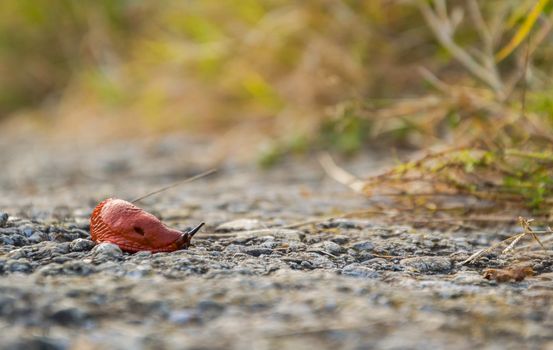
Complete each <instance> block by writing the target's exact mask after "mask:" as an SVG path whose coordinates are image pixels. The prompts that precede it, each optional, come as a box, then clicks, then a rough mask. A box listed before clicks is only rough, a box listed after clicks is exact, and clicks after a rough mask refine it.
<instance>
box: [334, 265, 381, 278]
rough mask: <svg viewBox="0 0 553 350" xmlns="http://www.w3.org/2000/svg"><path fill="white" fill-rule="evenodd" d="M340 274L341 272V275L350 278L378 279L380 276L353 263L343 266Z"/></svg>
mask: <svg viewBox="0 0 553 350" xmlns="http://www.w3.org/2000/svg"><path fill="white" fill-rule="evenodd" d="M341 272H342V275H346V276H352V277H362V278H378V277H379V276H380V274H379V273H378V271H376V270H373V269H371V268H369V267H366V266H363V265H361V264H358V263H353V264H349V265H347V266H345V267H344V268H343V269H342V271H341Z"/></svg>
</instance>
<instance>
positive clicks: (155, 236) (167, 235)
mask: <svg viewBox="0 0 553 350" xmlns="http://www.w3.org/2000/svg"><path fill="white" fill-rule="evenodd" d="M202 226H203V223H201V224H200V225H198V226H196V227H195V228H193V229H191V230H189V231H186V232H184V233H183V232H180V231H178V230H175V229H172V228H169V227H167V226H165V225H164V224H163V223H162V222H161V221H160V220H159V219H158V218H156V217H155V216H154V215H152V214H150V213H148V212H146V211H145V210H143V209H140V208H139V207H137V206H135V205H134V204H132V203H129V202H127V201H124V200H122V199H113V198H109V199H106V200H104V201H102V202H101V203H100V204H98V205H97V206H96V208H95V209H94V211H93V212H92V216H91V218H90V235H91V237H92V240H93V241H95V242H97V243H100V242H110V243H114V244H117V245H118V246H119V247H120V248H121V249H122V250H125V251H128V252H138V251H151V252H172V251H175V250H178V249H186V248H188V247H189V246H190V240H191V238H192V236H194V234H195V233H196V232H198V230H199V229H200V228H201V227H202Z"/></svg>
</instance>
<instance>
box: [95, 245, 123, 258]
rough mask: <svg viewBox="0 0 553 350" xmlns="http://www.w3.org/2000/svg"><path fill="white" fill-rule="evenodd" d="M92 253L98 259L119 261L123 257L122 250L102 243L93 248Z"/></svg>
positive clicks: (116, 246)
mask: <svg viewBox="0 0 553 350" xmlns="http://www.w3.org/2000/svg"><path fill="white" fill-rule="evenodd" d="M92 253H93V254H94V256H95V257H97V258H107V259H119V258H121V257H122V256H123V251H122V250H121V248H119V246H118V245H116V244H113V243H100V244H98V245H96V246H95V247H94V248H92Z"/></svg>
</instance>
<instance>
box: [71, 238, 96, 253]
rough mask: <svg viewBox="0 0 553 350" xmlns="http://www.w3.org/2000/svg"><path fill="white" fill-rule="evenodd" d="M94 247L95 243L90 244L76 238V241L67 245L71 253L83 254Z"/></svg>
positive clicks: (85, 240)
mask: <svg viewBox="0 0 553 350" xmlns="http://www.w3.org/2000/svg"><path fill="white" fill-rule="evenodd" d="M95 245H96V243H94V242H92V241H91V240H89V239H84V238H77V239H76V240H74V241H72V242H71V243H69V249H70V250H71V251H72V252H83V251H89V250H91V249H92V248H94V246H95Z"/></svg>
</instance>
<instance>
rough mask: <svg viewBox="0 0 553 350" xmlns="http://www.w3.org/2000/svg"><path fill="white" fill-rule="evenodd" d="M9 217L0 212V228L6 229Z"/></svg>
mask: <svg viewBox="0 0 553 350" xmlns="http://www.w3.org/2000/svg"><path fill="white" fill-rule="evenodd" d="M8 218H9V215H8V213H4V212H3V211H0V227H6V224H7V223H8Z"/></svg>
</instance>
